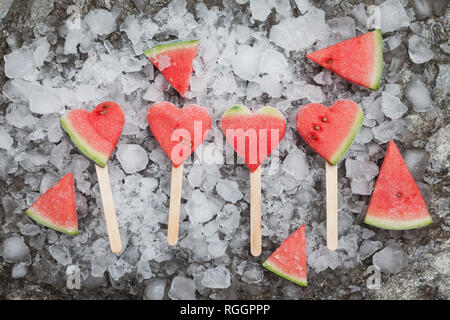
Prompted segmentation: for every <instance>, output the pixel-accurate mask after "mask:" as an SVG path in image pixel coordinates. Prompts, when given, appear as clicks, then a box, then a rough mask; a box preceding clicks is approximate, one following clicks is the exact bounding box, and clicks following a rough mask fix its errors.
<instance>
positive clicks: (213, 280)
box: [202, 266, 231, 289]
mask: <svg viewBox="0 0 450 320" xmlns="http://www.w3.org/2000/svg"><path fill="white" fill-rule="evenodd" d="M202 285H204V286H205V287H207V288H218V289H225V288H228V287H229V286H230V285H231V275H230V271H228V269H227V268H225V267H224V266H217V267H215V268H210V269H208V270H206V271H205V272H204V274H203V279H202Z"/></svg>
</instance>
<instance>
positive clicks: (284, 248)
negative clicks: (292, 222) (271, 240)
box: [263, 225, 308, 287]
mask: <svg viewBox="0 0 450 320" xmlns="http://www.w3.org/2000/svg"><path fill="white" fill-rule="evenodd" d="M263 267H264V268H266V269H267V270H269V271H272V272H273V273H275V274H277V275H279V276H280V277H283V278H285V279H287V280H289V281H292V282H293V283H296V284H298V285H300V286H304V287H306V286H307V271H308V269H307V263H306V237H305V225H302V226H301V227H300V228H298V229H297V231H295V232H294V233H293V234H291V235H290V236H289V237H288V238H287V239H285V240H284V241H283V243H282V244H281V246H280V247H279V248H278V249H277V250H275V251H274V252H273V253H272V254H271V255H270V257H269V258H268V259H267V260H266V261H265V262H264V263H263Z"/></svg>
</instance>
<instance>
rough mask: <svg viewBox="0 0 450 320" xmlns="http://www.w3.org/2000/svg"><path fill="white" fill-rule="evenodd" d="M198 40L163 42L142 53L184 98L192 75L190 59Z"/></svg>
mask: <svg viewBox="0 0 450 320" xmlns="http://www.w3.org/2000/svg"><path fill="white" fill-rule="evenodd" d="M197 50H198V40H192V41H175V42H169V43H163V44H160V45H157V46H155V47H152V48H150V49H147V50H145V51H144V54H145V55H146V56H147V58H148V59H149V60H150V61H151V62H152V63H153V64H154V65H155V67H156V68H158V70H159V71H160V72H161V73H162V74H163V75H164V77H165V78H166V79H167V81H169V82H170V84H171V85H172V87H174V88H175V90H177V91H178V93H179V94H180V95H181V96H182V97H183V98H184V97H185V96H186V93H187V91H188V89H189V84H190V80H191V76H192V71H193V67H192V61H193V60H194V59H195V57H196V56H197Z"/></svg>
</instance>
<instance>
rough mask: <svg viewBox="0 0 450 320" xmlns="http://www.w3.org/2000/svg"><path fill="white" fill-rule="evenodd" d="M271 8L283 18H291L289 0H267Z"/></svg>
mask: <svg viewBox="0 0 450 320" xmlns="http://www.w3.org/2000/svg"><path fill="white" fill-rule="evenodd" d="M269 1H270V3H272V6H273V7H274V8H275V10H277V12H278V13H279V14H280V15H281V16H283V17H289V16H291V3H290V0H269Z"/></svg>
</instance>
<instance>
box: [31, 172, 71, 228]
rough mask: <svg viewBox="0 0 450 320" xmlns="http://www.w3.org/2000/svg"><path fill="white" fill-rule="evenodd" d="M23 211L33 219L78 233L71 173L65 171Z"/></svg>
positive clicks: (50, 226) (48, 225)
mask: <svg viewBox="0 0 450 320" xmlns="http://www.w3.org/2000/svg"><path fill="white" fill-rule="evenodd" d="M25 213H26V214H27V215H28V216H29V217H30V218H31V219H33V220H34V221H36V222H38V223H40V224H43V225H44V226H47V227H49V228H52V229H54V230H57V231H61V232H64V233H67V234H72V235H77V234H78V216H77V211H76V201H75V183H74V180H73V174H72V173H67V174H66V175H65V176H64V177H63V178H62V179H61V180H59V182H58V183H57V184H55V185H54V186H53V187H51V188H50V189H49V190H47V192H45V193H44V194H43V195H42V196H40V197H39V198H38V199H37V200H36V201H35V202H34V203H33V204H32V205H31V207H30V208H29V209H28V210H26V211H25Z"/></svg>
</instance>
